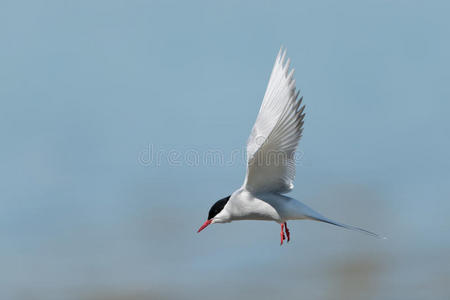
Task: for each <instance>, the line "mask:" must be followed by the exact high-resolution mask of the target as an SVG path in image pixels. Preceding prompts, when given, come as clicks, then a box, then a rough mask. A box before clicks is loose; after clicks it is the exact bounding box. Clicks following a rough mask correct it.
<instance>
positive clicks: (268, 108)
mask: <svg viewBox="0 0 450 300" xmlns="http://www.w3.org/2000/svg"><path fill="white" fill-rule="evenodd" d="M289 66H290V59H286V50H283V49H280V51H279V53H278V55H277V57H276V59H275V64H274V66H273V69H272V73H271V75H270V79H269V83H268V85H267V89H266V93H265V94H264V98H263V101H262V104H261V108H260V109H259V113H258V116H257V118H256V122H255V124H254V125H253V128H252V131H251V133H250V137H249V138H248V141H247V175H246V177H245V181H244V184H243V185H242V187H240V188H239V189H238V190H236V191H234V192H233V193H232V194H231V195H229V196H227V197H225V198H223V199H220V200H219V201H217V202H216V203H214V205H213V206H212V207H211V209H210V210H209V213H208V219H207V220H206V222H205V223H204V224H203V225H202V226H201V227H200V229H198V231H197V232H200V231H202V230H203V229H205V228H206V227H207V226H208V225H210V224H214V223H229V222H232V221H238V220H263V221H275V222H277V223H278V224H280V225H281V232H280V239H281V243H280V244H281V245H282V244H283V241H284V240H285V239H286V238H287V241H288V242H289V241H290V238H291V237H290V232H289V229H288V227H287V221H288V220H304V219H307V220H314V221H320V222H325V223H329V224H332V225H336V226H339V227H343V228H346V229H350V230H356V231H360V232H363V233H366V234H369V235H372V236H375V237H380V236H379V235H377V234H375V233H373V232H370V231H368V230H365V229H362V228H359V227H355V226H350V225H346V224H343V223H340V222H337V221H334V220H331V219H329V218H327V217H324V216H323V215H321V214H319V213H318V212H316V211H314V210H313V209H311V208H310V207H308V206H306V205H305V204H303V203H302V202H300V201H298V200H296V199H294V198H291V197H288V196H285V195H284V194H286V193H288V192H290V191H291V190H292V189H293V188H294V184H293V182H294V177H295V157H294V154H295V150H296V148H297V145H298V142H299V140H300V138H301V137H302V131H303V123H304V117H305V112H304V111H305V106H304V105H302V100H303V97H299V91H297V90H296V86H295V80H294V69H292V70H290V68H289ZM285 233H286V235H285Z"/></svg>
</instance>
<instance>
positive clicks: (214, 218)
mask: <svg viewBox="0 0 450 300" xmlns="http://www.w3.org/2000/svg"><path fill="white" fill-rule="evenodd" d="M230 197H231V195H230V196H228V197H225V198H223V199H220V200H219V201H217V202H216V203H214V205H213V206H211V208H210V209H209V213H208V219H207V220H206V222H205V223H203V225H202V226H201V227H200V228H199V230H198V231H197V232H200V231H202V230H203V229H205V228H206V227H207V226H208V225H209V224H212V223H226V222H230V220H229V215H228V213H227V212H226V210H224V207H225V205H226V204H227V202H228V200H230Z"/></svg>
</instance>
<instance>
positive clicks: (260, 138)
mask: <svg viewBox="0 0 450 300" xmlns="http://www.w3.org/2000/svg"><path fill="white" fill-rule="evenodd" d="M289 64H290V60H289V59H287V60H286V51H283V50H281V49H280V52H279V53H278V55H277V58H276V60H275V64H274V66H273V70H272V73H271V75H270V79H269V83H268V85H267V90H266V93H265V95H264V99H263V102H262V104H261V108H260V110H259V113H258V116H257V118H256V122H255V125H254V126H253V129H252V131H251V134H250V137H249V139H248V142H247V175H246V179H245V183H244V186H245V187H246V189H247V190H249V191H252V192H256V193H258V192H276V193H287V192H289V191H290V190H292V189H293V187H294V184H293V181H294V177H295V160H294V154H295V150H296V148H297V145H298V142H299V140H300V138H301V136H302V130H303V128H302V126H303V118H304V116H305V114H304V113H303V111H304V108H305V106H301V102H302V98H299V92H298V91H296V87H295V80H294V78H293V75H294V69H292V70H291V71H289Z"/></svg>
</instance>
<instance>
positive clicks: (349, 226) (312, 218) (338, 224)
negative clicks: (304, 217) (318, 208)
mask: <svg viewBox="0 0 450 300" xmlns="http://www.w3.org/2000/svg"><path fill="white" fill-rule="evenodd" d="M308 218H309V219H311V220H315V221H319V222H324V223H328V224H331V225H335V226H338V227H342V228H345V229H349V230H355V231H359V232H362V233H365V234H367V235H370V236H373V237H376V238H379V239H383V240H384V239H386V237H383V236H380V235H378V234H376V233H373V232H371V231H369V230H365V229H362V228H359V227H356V226H351V225H346V224H343V223H339V222H336V221H333V220H331V219H328V218H326V217H324V216H322V215H320V214H318V213H314V216H311V215H310V216H308Z"/></svg>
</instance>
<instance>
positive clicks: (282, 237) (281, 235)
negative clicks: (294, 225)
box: [280, 223, 286, 246]
mask: <svg viewBox="0 0 450 300" xmlns="http://www.w3.org/2000/svg"><path fill="white" fill-rule="evenodd" d="M283 229H284V224H283V223H281V233H280V237H281V243H280V246H281V245H283V241H284V240H285V239H286V238H285V237H284V231H283Z"/></svg>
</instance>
